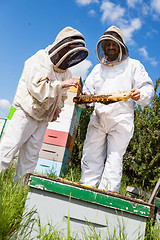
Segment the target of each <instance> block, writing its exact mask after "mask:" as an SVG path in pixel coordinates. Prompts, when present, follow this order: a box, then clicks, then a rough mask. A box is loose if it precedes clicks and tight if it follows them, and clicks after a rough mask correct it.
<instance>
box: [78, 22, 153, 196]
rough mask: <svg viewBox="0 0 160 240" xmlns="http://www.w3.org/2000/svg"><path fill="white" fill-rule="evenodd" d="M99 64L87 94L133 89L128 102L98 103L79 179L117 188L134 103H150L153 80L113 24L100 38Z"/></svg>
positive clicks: (115, 189) (85, 86) (131, 127)
mask: <svg viewBox="0 0 160 240" xmlns="http://www.w3.org/2000/svg"><path fill="white" fill-rule="evenodd" d="M96 53H97V58H98V60H99V62H100V64H97V65H96V66H95V67H94V69H93V70H92V72H91V73H90V75H89V76H88V78H87V79H86V81H85V85H84V88H83V92H84V93H86V94H105V93H106V94H107V93H113V92H123V91H126V92H129V91H132V99H130V100H128V101H126V102H123V101H121V102H117V103H111V104H109V105H104V104H101V103H95V109H94V112H93V114H92V116H91V119H90V122H89V125H88V130H87V135H86V139H85V143H84V147H83V155H82V161H81V168H82V172H81V179H80V183H81V184H84V185H88V186H91V187H98V188H99V189H102V190H110V191H115V192H118V191H119V188H120V184H121V178H122V169H123V163H122V161H123V155H124V153H125V152H126V149H127V146H128V144H129V141H130V139H131V137H132V135H133V131H134V104H135V102H136V103H138V104H140V105H141V106H146V105H148V104H149V103H150V102H151V100H152V98H153V96H154V87H153V83H152V80H151V79H150V77H149V76H148V74H147V72H146V71H145V69H144V67H143V65H142V64H141V63H140V62H139V61H138V60H134V59H131V58H129V56H128V49H127V46H126V45H125V43H124V39H123V36H122V32H121V31H120V29H119V28H117V27H115V26H112V27H110V28H108V29H107V31H106V32H105V33H104V34H103V36H102V37H101V38H100V39H99V41H98V43H97V47H96Z"/></svg>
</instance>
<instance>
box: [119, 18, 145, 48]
mask: <svg viewBox="0 0 160 240" xmlns="http://www.w3.org/2000/svg"><path fill="white" fill-rule="evenodd" d="M141 26H142V23H141V20H140V19H139V18H134V19H132V20H131V22H130V24H129V23H128V24H127V25H124V24H121V26H120V28H121V30H122V32H123V36H124V39H125V41H126V42H128V43H129V44H130V45H131V44H133V43H134V42H133V40H132V36H133V33H134V31H136V30H139V29H140V28H141Z"/></svg>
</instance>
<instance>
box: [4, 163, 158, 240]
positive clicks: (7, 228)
mask: <svg viewBox="0 0 160 240" xmlns="http://www.w3.org/2000/svg"><path fill="white" fill-rule="evenodd" d="M13 176H14V168H13V166H12V165H11V166H10V168H9V169H8V170H7V171H6V172H5V173H3V172H2V173H1V174H0V240H8V239H10V240H25V239H26V240H32V239H37V240H52V239H53V240H54V239H55V240H78V239H79V233H76V232H75V233H74V234H73V233H72V234H71V227H70V218H69V216H68V222H67V232H66V233H64V232H63V231H62V230H60V231H59V230H57V229H59V228H57V227H58V226H52V224H51V223H48V224H47V225H45V226H41V222H40V218H39V216H38V213H37V212H36V210H35V209H31V210H30V211H29V212H26V213H25V214H23V212H24V209H25V202H26V197H27V194H28V187H27V186H24V185H22V184H21V182H17V183H13ZM51 176H53V177H54V178H55V175H54V171H53V173H51V174H50V177H51ZM64 177H65V178H66V179H67V180H70V181H73V182H77V181H79V178H80V169H79V168H76V166H75V167H74V166H72V167H70V168H69V171H68V173H67V175H65V176H64ZM125 187H126V186H125V183H124V185H123V186H122V187H121V192H123V193H125ZM106 226H107V229H108V237H105V240H125V239H126V236H125V234H124V233H125V231H124V228H123V226H122V227H119V228H118V229H115V231H114V233H113V234H110V229H109V225H108V222H107V221H106ZM33 229H36V231H34V233H35V235H34V236H32V233H33ZM117 231H118V237H117ZM81 234H82V235H83V237H82V238H81V239H83V240H89V239H90V240H102V239H103V238H102V236H101V235H100V233H97V232H96V231H95V228H94V227H93V226H91V225H89V232H88V233H87V232H86V231H85V230H84V231H83V232H82V233H81ZM71 235H72V236H71ZM158 239H160V230H159V229H155V228H154V225H153V221H152V220H150V221H149V222H148V223H147V227H146V235H145V240H158Z"/></svg>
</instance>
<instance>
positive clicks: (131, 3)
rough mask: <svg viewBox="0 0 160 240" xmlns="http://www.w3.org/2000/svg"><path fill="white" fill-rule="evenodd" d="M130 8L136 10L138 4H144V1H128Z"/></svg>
mask: <svg viewBox="0 0 160 240" xmlns="http://www.w3.org/2000/svg"><path fill="white" fill-rule="evenodd" d="M127 3H128V6H129V7H132V8H135V7H136V4H137V3H138V4H139V3H142V0H127Z"/></svg>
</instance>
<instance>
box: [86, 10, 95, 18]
mask: <svg viewBox="0 0 160 240" xmlns="http://www.w3.org/2000/svg"><path fill="white" fill-rule="evenodd" d="M88 14H89V15H90V16H91V17H93V16H95V15H96V11H95V10H93V9H91V10H90V11H89V12H88Z"/></svg>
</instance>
